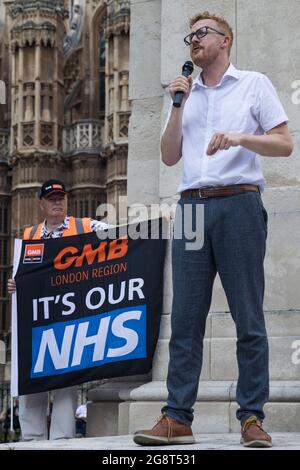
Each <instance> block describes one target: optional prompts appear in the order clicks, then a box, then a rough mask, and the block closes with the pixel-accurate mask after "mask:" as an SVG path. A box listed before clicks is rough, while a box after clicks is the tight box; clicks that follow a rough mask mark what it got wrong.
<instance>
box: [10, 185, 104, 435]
mask: <svg viewBox="0 0 300 470" xmlns="http://www.w3.org/2000/svg"><path fill="white" fill-rule="evenodd" d="M39 199H40V208H41V211H42V213H43V215H44V217H45V220H44V222H42V223H40V224H38V225H35V226H33V227H27V228H26V229H25V230H24V234H23V239H24V240H38V239H45V238H60V237H66V236H72V235H77V234H78V235H80V234H82V233H90V232H96V231H97V230H102V229H105V228H108V225H107V224H104V223H103V222H98V221H97V220H93V219H90V218H83V219H80V218H75V217H72V216H67V205H68V201H67V192H66V189H65V185H64V183H63V182H62V181H59V180H54V179H52V180H48V181H45V183H44V184H43V185H42V187H41V189H40V191H39ZM7 290H8V292H9V293H10V294H13V293H14V292H15V291H16V283H15V281H14V279H9V280H8V282H7ZM52 400H53V402H52V403H53V406H52V413H51V422H50V429H49V433H48V426H47V414H48V410H49V403H48V402H49V394H48V392H42V393H35V394H31V395H24V396H21V397H20V399H19V420H20V425H21V432H22V439H23V440H24V441H29V440H46V439H48V435H49V439H64V438H72V437H75V411H76V408H77V387H68V388H63V389H59V390H54V391H52Z"/></svg>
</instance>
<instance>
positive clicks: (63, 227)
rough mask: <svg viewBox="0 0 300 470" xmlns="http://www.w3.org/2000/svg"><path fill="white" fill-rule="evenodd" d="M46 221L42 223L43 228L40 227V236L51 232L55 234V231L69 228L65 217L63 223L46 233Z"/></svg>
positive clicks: (67, 219) (67, 218)
mask: <svg viewBox="0 0 300 470" xmlns="http://www.w3.org/2000/svg"><path fill="white" fill-rule="evenodd" d="M46 222H47V221H46V220H44V223H43V227H42V232H41V233H42V234H47V233H51V232H56V231H57V230H65V229H67V228H69V223H70V222H69V217H68V216H66V217H65V219H64V221H63V222H62V223H61V224H60V225H59V226H58V227H56V228H55V229H54V230H50V231H48V230H47V225H46Z"/></svg>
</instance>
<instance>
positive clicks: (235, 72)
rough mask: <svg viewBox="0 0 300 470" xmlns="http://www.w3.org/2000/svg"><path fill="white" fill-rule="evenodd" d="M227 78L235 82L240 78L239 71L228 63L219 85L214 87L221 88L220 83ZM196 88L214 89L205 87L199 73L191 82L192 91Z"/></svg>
mask: <svg viewBox="0 0 300 470" xmlns="http://www.w3.org/2000/svg"><path fill="white" fill-rule="evenodd" d="M227 77H228V78H230V77H232V78H234V79H235V80H239V78H240V74H239V71H238V69H237V68H236V67H235V66H234V65H233V64H232V63H230V65H229V67H228V69H227V70H226V72H225V73H224V75H223V77H222V78H221V80H220V83H218V85H216V87H218V86H221V85H222V83H223V82H224V81H225V80H227ZM197 86H201V87H202V88H214V87H208V86H207V85H205V84H204V83H203V80H202V74H201V73H199V75H198V76H197V77H196V78H195V80H194V81H193V89H194V88H195V87H197Z"/></svg>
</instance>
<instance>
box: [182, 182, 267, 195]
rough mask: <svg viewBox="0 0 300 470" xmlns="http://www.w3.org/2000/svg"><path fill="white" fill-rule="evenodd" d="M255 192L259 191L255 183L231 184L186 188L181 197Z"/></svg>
mask: <svg viewBox="0 0 300 470" xmlns="http://www.w3.org/2000/svg"><path fill="white" fill-rule="evenodd" d="M248 191H250V192H255V193H259V192H260V191H259V187H258V186H256V185H255V184H234V185H232V186H211V187H206V188H197V189H186V190H185V191H182V193H181V197H188V198H191V197H196V198H197V197H199V198H208V197H224V196H233V195H234V194H240V193H247V192H248Z"/></svg>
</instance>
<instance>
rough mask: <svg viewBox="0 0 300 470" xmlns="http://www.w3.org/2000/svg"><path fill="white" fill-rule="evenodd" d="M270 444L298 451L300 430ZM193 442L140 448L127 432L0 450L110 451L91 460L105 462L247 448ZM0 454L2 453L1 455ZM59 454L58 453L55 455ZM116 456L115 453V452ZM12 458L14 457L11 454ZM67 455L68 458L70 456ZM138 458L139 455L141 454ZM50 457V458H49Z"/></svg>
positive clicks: (227, 439)
mask: <svg viewBox="0 0 300 470" xmlns="http://www.w3.org/2000/svg"><path fill="white" fill-rule="evenodd" d="M272 438H273V447H272V448H271V449H268V452H270V451H271V450H296V449H298V450H300V433H287V432H286V433H275V434H273V435H272ZM195 440H196V442H195V444H192V445H185V446H182V445H174V446H173V445H172V446H171V447H166V446H155V447H151V446H149V447H148V446H147V447H141V446H138V445H137V444H135V443H134V442H133V440H132V436H131V435H124V436H107V437H94V438H83V439H82V438H81V439H59V440H56V441H31V442H9V443H7V444H0V451H2V450H27V451H30V450H34V451H35V450H74V451H75V450H90V451H93V450H97V451H101V450H103V451H111V452H105V454H102V453H101V454H100V453H96V456H95V459H96V460H95V463H97V464H99V463H100V464H101V463H107V462H105V461H101V458H102V456H106V458H107V456H108V457H109V456H110V455H111V456H114V451H115V450H116V451H119V450H123V451H124V450H130V451H131V452H130V454H129V455H132V454H133V453H135V451H136V452H139V451H149V450H154V451H155V452H156V453H159V452H158V451H160V450H163V451H164V452H166V451H167V452H170V453H173V452H174V451H176V450H184V451H196V450H223V449H224V450H248V449H246V448H245V447H243V446H242V445H240V443H239V440H240V434H228V433H224V434H220V433H219V434H214V435H212V434H209V433H205V434H204V433H202V434H196V435H195ZM2 455H3V454H2ZM57 455H60V454H57ZM115 455H118V454H115ZM14 457H16V456H14ZM71 457H72V456H71V454H70V458H71ZM141 457H142V454H141ZM86 458H87V462H89V461H90V459H91V455H90V454H89V455H88V456H86ZM51 459H52V458H51Z"/></svg>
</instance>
